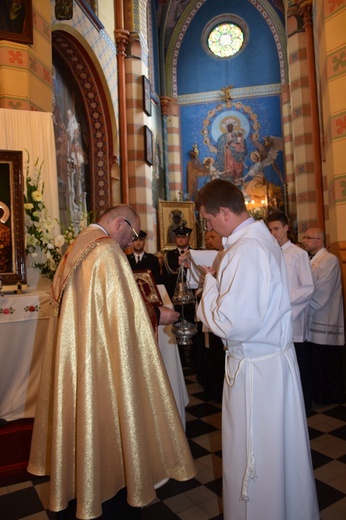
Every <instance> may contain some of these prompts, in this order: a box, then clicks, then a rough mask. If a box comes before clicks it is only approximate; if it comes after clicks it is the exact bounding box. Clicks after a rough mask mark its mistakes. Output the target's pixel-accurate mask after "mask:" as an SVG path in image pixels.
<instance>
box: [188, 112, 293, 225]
mask: <svg viewBox="0 0 346 520" xmlns="http://www.w3.org/2000/svg"><path fill="white" fill-rule="evenodd" d="M206 116H207V117H205V116H204V117H203V114H201V118H202V123H201V125H200V126H199V131H198V132H192V138H193V139H194V141H193V142H192V141H191V134H190V149H189V150H186V156H187V157H188V160H187V163H186V170H185V171H186V172H187V176H186V191H187V194H186V195H185V197H186V199H188V200H193V199H194V196H195V194H196V193H197V191H198V190H199V189H200V188H201V187H202V186H203V185H204V184H206V183H207V182H209V181H210V180H212V179H215V178H223V179H226V180H229V181H230V182H232V183H233V184H235V185H236V186H238V188H239V189H241V190H242V192H243V193H244V196H245V200H246V201H247V203H248V204H249V208H250V209H251V208H252V209H253V213H254V216H258V218H264V217H265V216H266V212H267V211H268V208H269V211H270V210H275V211H276V210H280V211H284V210H285V207H284V206H285V202H284V201H285V196H284V191H285V180H284V169H283V142H282V137H281V136H280V135H278V134H279V131H278V129H277V135H274V133H270V130H271V128H270V125H269V124H268V123H267V122H265V123H264V124H262V122H261V121H260V119H259V117H258V115H257V114H256V113H255V112H254V111H253V110H252V109H251V107H250V106H248V105H244V104H243V103H241V102H235V103H233V102H228V103H227V104H226V103H225V104H219V105H217V107H216V108H215V109H214V110H208V112H207V114H206ZM190 130H191V129H190ZM267 131H268V133H267ZM280 133H281V132H280ZM185 144H186V141H185Z"/></svg>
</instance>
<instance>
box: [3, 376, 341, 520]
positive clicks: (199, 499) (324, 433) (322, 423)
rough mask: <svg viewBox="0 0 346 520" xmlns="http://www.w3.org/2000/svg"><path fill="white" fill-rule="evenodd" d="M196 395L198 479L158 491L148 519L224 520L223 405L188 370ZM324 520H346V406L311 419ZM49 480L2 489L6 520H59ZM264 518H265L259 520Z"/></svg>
mask: <svg viewBox="0 0 346 520" xmlns="http://www.w3.org/2000/svg"><path fill="white" fill-rule="evenodd" d="M185 379H186V384H187V388H188V392H189V396H190V403H189V405H188V407H187V427H186V433H187V436H188V439H189V442H190V446H191V451H192V454H193V456H194V459H195V461H196V464H197V468H198V473H197V476H196V477H195V478H194V479H192V480H190V481H188V482H185V483H181V482H174V481H171V482H169V483H168V484H166V485H165V486H163V487H162V488H161V489H159V490H158V498H157V499H156V500H155V502H154V503H153V504H151V505H150V506H148V507H146V508H144V509H142V520H177V519H181V520H208V519H209V520H211V519H213V520H217V519H222V499H221V489H222V485H221V476H222V470H221V464H222V452H221V403H218V402H206V401H205V400H204V393H203V388H202V387H201V386H200V385H199V384H198V382H197V379H196V375H195V373H194V372H193V371H192V370H189V369H186V370H185ZM308 425H309V432H310V440H311V450H312V459H313V465H314V470H315V478H316V484H317V492H318V499H319V505H320V512H321V513H320V517H321V520H345V519H346V404H345V403H344V405H330V406H324V407H318V408H314V410H313V412H311V414H310V415H309V418H308ZM48 490H49V479H48V478H38V479H35V480H32V481H29V482H23V483H21V484H16V485H13V486H9V487H3V488H0V518H1V520H19V519H25V520H46V519H50V520H55V519H56V518H57V515H55V514H52V513H50V512H49V511H47V507H48V498H47V497H48ZM259 520H263V519H259Z"/></svg>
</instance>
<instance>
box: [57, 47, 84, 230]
mask: <svg viewBox="0 0 346 520" xmlns="http://www.w3.org/2000/svg"><path fill="white" fill-rule="evenodd" d="M53 84H54V97H53V101H54V103H53V114H54V118H53V121H54V135H55V144H56V153H57V173H58V195H59V213H60V222H61V224H62V225H63V226H65V227H68V225H69V224H70V223H71V221H72V223H73V224H74V225H75V227H76V228H77V227H78V223H79V222H80V221H81V219H82V215H83V212H85V211H90V209H91V207H90V206H91V203H90V166H89V150H90V142H89V132H88V126H87V122H86V114H85V110H84V107H83V104H82V102H81V96H79V95H78V88H77V86H76V85H75V84H74V83H73V82H72V83H71V78H67V77H66V71H65V67H64V66H63V64H62V63H61V62H60V60H59V58H58V56H56V55H54V69H53Z"/></svg>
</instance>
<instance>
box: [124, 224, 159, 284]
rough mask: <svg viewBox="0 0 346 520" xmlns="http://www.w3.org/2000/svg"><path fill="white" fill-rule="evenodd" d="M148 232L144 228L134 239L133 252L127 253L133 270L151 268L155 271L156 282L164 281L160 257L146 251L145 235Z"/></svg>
mask: <svg viewBox="0 0 346 520" xmlns="http://www.w3.org/2000/svg"><path fill="white" fill-rule="evenodd" d="M146 236H147V233H146V232H145V231H143V230H142V229H141V230H140V232H139V233H138V238H137V237H136V239H135V240H133V241H132V253H131V254H129V255H127V259H128V261H129V262H130V266H131V269H132V271H143V270H146V269H150V270H151V271H152V273H153V277H154V280H155V282H156V284H161V283H162V277H161V271H160V263H159V260H158V258H157V257H156V256H155V255H153V254H152V253H147V252H146V251H144V246H145V237H146Z"/></svg>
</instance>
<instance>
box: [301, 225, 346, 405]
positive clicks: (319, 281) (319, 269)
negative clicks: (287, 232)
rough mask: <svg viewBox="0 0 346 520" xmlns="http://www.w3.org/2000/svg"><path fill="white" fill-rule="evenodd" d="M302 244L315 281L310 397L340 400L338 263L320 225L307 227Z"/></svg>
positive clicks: (342, 335)
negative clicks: (330, 251) (326, 242)
mask: <svg viewBox="0 0 346 520" xmlns="http://www.w3.org/2000/svg"><path fill="white" fill-rule="evenodd" d="M303 245H304V248H305V249H306V251H307V252H308V253H309V255H310V263H311V268H312V274H313V279H314V284H315V290H314V292H313V295H312V298H311V301H310V304H309V327H308V341H309V347H310V363H311V372H312V391H313V399H314V401H315V402H316V403H330V402H337V403H340V402H343V394H344V385H343V374H342V352H341V348H340V347H342V346H344V344H345V331H344V310H343V298H342V286H341V272H340V264H339V261H338V258H337V257H336V256H335V255H333V254H332V253H329V252H328V251H327V249H326V248H325V234H324V231H323V230H322V229H319V228H310V229H308V230H307V232H306V235H305V236H304V237H303Z"/></svg>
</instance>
